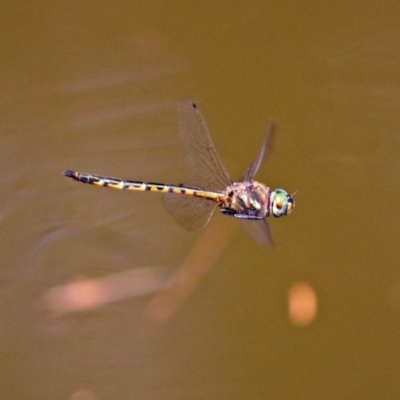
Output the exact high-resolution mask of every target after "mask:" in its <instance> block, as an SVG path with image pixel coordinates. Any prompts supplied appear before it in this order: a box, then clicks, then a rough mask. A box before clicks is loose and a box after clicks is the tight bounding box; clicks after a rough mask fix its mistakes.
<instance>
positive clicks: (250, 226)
mask: <svg viewBox="0 0 400 400" xmlns="http://www.w3.org/2000/svg"><path fill="white" fill-rule="evenodd" d="M240 222H241V223H242V226H243V228H244V229H245V231H246V232H247V233H248V234H249V235H250V236H251V237H252V238H253V239H254V240H255V241H256V242H257V243H259V244H262V245H264V246H271V245H273V244H274V240H273V238H272V233H271V228H270V226H269V222H268V220H267V219H266V218H265V219H241V220H240Z"/></svg>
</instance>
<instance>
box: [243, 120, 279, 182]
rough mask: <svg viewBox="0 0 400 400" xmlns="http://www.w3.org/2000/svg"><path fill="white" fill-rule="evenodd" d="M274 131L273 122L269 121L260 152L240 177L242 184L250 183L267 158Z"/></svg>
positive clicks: (274, 125)
mask: <svg viewBox="0 0 400 400" xmlns="http://www.w3.org/2000/svg"><path fill="white" fill-rule="evenodd" d="M275 131H276V124H275V122H274V121H271V122H270V124H269V126H268V128H267V133H266V134H265V137H264V142H263V144H262V146H261V150H260V152H259V153H258V154H257V157H256V158H255V159H254V161H253V162H252V163H251V165H250V167H249V169H248V170H247V171H246V172H245V173H244V175H243V177H242V182H250V181H252V180H253V179H254V177H255V175H256V173H257V171H258V170H259V169H260V167H261V165H262V164H263V162H264V161H265V159H266V157H267V154H268V150H269V148H270V147H271V143H272V140H273V138H274V136H275Z"/></svg>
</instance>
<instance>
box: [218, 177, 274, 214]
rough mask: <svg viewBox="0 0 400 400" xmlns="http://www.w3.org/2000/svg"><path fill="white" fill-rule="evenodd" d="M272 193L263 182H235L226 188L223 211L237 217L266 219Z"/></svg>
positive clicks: (222, 204) (222, 205)
mask: <svg viewBox="0 0 400 400" xmlns="http://www.w3.org/2000/svg"><path fill="white" fill-rule="evenodd" d="M270 195H271V191H270V189H269V188H268V187H267V186H265V185H263V184H262V183H259V182H256V181H250V182H235V183H233V184H232V185H231V186H228V187H227V188H226V191H225V193H224V197H223V201H222V203H221V205H220V207H221V212H222V213H223V214H227V215H232V216H234V217H236V218H244V219H264V218H266V217H268V215H269V210H270Z"/></svg>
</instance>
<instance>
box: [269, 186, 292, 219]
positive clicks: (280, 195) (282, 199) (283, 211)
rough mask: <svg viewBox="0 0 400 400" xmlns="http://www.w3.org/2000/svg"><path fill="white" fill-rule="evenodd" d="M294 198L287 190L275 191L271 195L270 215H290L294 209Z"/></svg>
mask: <svg viewBox="0 0 400 400" xmlns="http://www.w3.org/2000/svg"><path fill="white" fill-rule="evenodd" d="M294 204H295V203H294V198H293V196H291V195H290V194H289V193H288V192H287V191H286V190H283V189H275V190H274V191H273V192H272V193H271V202H270V206H269V207H270V210H269V211H270V213H271V214H272V215H273V216H274V217H282V216H283V215H287V214H290V212H291V211H292V210H293V208H294Z"/></svg>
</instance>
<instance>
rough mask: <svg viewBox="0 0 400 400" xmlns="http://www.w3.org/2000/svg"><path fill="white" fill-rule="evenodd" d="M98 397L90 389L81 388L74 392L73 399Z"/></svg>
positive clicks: (89, 399) (83, 399) (85, 399)
mask: <svg viewBox="0 0 400 400" xmlns="http://www.w3.org/2000/svg"><path fill="white" fill-rule="evenodd" d="M97 399H98V397H97V396H96V395H95V394H94V393H93V392H92V391H90V390H85V389H80V390H77V391H76V392H74V393H72V395H71V400H97Z"/></svg>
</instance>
